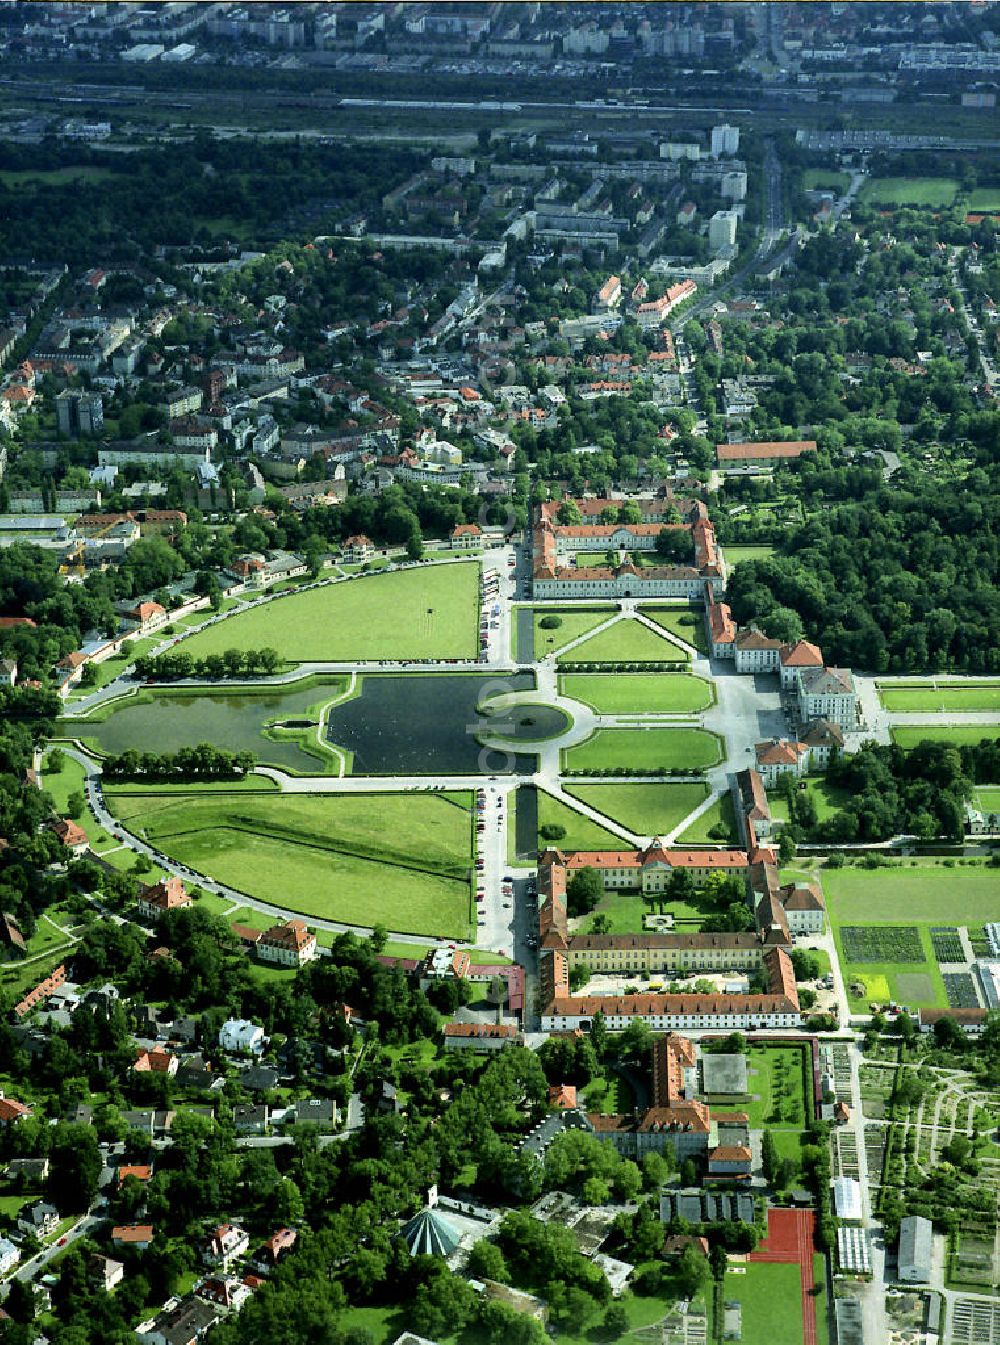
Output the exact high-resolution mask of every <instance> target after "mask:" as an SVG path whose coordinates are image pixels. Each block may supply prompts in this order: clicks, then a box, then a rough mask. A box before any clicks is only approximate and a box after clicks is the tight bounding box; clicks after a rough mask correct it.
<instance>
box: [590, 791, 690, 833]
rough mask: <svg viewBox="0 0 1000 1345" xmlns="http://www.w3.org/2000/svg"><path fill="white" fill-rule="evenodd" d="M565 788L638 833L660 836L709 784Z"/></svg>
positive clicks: (687, 810)
mask: <svg viewBox="0 0 1000 1345" xmlns="http://www.w3.org/2000/svg"><path fill="white" fill-rule="evenodd" d="M566 792H567V793H568V794H572V795H573V796H574V798H578V799H582V800H583V802H584V803H586V804H589V805H590V807H591V808H597V809H598V810H599V811H600V812H602V813H604V814H606V815H607V816H608V817H610V818H611V819H612V821H614V822H618V823H620V824H621V825H622V826H623V827H628V829H629V831H634V832H636V834H637V835H639V836H662V835H664V834H665V833H666V832H669V831H672V830H673V829H674V827H676V826H677V825H678V823H679V822H681V821H683V819H684V818H685V817H687V815H688V813H690V812H692V811H693V810H694V809H695V808H697V806H698V804H699V803H701V801H702V800H703V799H704V798H705V796H706V794H707V793H708V786H707V785H704V784H702V783H701V782H700V781H697V782H692V783H691V784H663V785H660V784H655V785H653V784H642V785H617V784H615V785H577V786H575V787H570V786H568V785H567V787H566Z"/></svg>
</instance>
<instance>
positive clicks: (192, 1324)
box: [135, 1295, 219, 1345]
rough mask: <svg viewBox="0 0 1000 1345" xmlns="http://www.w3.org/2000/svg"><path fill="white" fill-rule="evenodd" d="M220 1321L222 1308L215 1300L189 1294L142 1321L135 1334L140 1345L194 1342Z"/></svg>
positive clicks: (186, 1343)
mask: <svg viewBox="0 0 1000 1345" xmlns="http://www.w3.org/2000/svg"><path fill="white" fill-rule="evenodd" d="M218 1321H219V1311H218V1309H217V1308H216V1307H215V1306H214V1305H213V1304H211V1303H205V1302H203V1301H202V1299H200V1298H195V1297H194V1296H193V1295H189V1296H188V1297H187V1298H182V1299H181V1301H180V1302H179V1303H177V1304H176V1305H175V1306H174V1307H172V1308H165V1309H164V1310H163V1312H161V1313H158V1314H157V1316H156V1317H154V1318H153V1319H152V1320H151V1321H148V1322H142V1323H140V1325H139V1326H137V1327H136V1330H135V1334H136V1337H137V1339H138V1341H139V1345H195V1342H196V1341H198V1340H200V1339H201V1338H202V1336H204V1335H205V1334H206V1332H208V1331H210V1330H211V1329H212V1327H213V1326H215V1324H216V1322H218Z"/></svg>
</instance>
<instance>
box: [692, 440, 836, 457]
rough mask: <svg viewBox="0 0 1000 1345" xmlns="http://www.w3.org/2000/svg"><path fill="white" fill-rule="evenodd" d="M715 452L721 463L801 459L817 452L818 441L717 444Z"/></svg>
mask: <svg viewBox="0 0 1000 1345" xmlns="http://www.w3.org/2000/svg"><path fill="white" fill-rule="evenodd" d="M715 452H716V456H717V458H718V460H719V462H748V461H751V462H752V461H753V460H754V459H755V458H800V457H801V456H802V454H803V453H815V452H816V440H815V439H791V440H789V441H788V442H782V443H778V442H775V441H774V440H767V441H762V442H761V443H742V444H716V446H715Z"/></svg>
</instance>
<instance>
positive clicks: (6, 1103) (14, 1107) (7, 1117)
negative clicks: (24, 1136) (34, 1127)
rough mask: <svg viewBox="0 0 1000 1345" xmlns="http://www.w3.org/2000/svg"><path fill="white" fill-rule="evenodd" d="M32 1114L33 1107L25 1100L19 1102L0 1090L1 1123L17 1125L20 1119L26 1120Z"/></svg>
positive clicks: (3, 1124)
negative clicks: (27, 1104) (24, 1101)
mask: <svg viewBox="0 0 1000 1345" xmlns="http://www.w3.org/2000/svg"><path fill="white" fill-rule="evenodd" d="M30 1115H31V1108H30V1107H28V1106H26V1105H25V1104H24V1103H23V1102H18V1101H17V1099H16V1098H12V1097H4V1095H3V1093H2V1092H0V1125H2V1126H12V1125H17V1123H18V1121H23V1120H25V1118H26V1117H28V1116H30Z"/></svg>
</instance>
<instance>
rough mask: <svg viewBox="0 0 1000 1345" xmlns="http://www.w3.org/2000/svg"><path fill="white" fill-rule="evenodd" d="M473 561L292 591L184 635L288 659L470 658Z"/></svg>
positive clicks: (193, 643) (196, 651)
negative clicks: (268, 650) (268, 649)
mask: <svg viewBox="0 0 1000 1345" xmlns="http://www.w3.org/2000/svg"><path fill="white" fill-rule="evenodd" d="M478 571H479V567H478V566H477V565H476V564H475V563H474V562H469V563H467V564H459V565H427V566H421V567H419V568H416V569H412V570H396V571H393V572H392V573H391V574H379V575H373V576H366V577H365V578H364V579H355V580H350V581H348V582H345V583H339V584H332V585H327V586H326V587H324V588H318V589H312V590H310V591H309V592H297V593H293V594H292V595H291V596H290V597H287V598H278V599H276V600H275V601H273V602H268V603H264V604H262V605H261V606H260V607H256V608H254V609H253V610H252V611H249V612H241V613H239V614H238V615H236V616H234V617H230V618H229V619H227V620H226V621H222V622H220V623H219V624H218V625H216V626H212V627H210V628H209V629H208V630H204V631H199V632H197V633H196V634H194V635H192V636H190V637H189V638H187V639H185V640H184V641H183V642H182V644H181V645H180V648H182V649H184V650H185V652H187V653H189V654H192V655H194V656H195V657H198V658H203V657H204V656H205V655H206V654H218V653H221V652H222V651H223V650H225V649H260V648H265V647H268V646H269V647H271V648H273V649H277V650H278V652H279V653H280V654H281V655H282V657H283V658H284V659H286V660H287V661H288V662H290V663H302V662H309V661H313V660H315V661H319V662H323V661H338V660H345V661H346V660H351V659H362V658H363V659H379V658H396V659H399V658H402V659H422V658H474V657H475V655H476V650H477V638H476V623H477V610H478V601H479V599H478V584H479V579H478Z"/></svg>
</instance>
